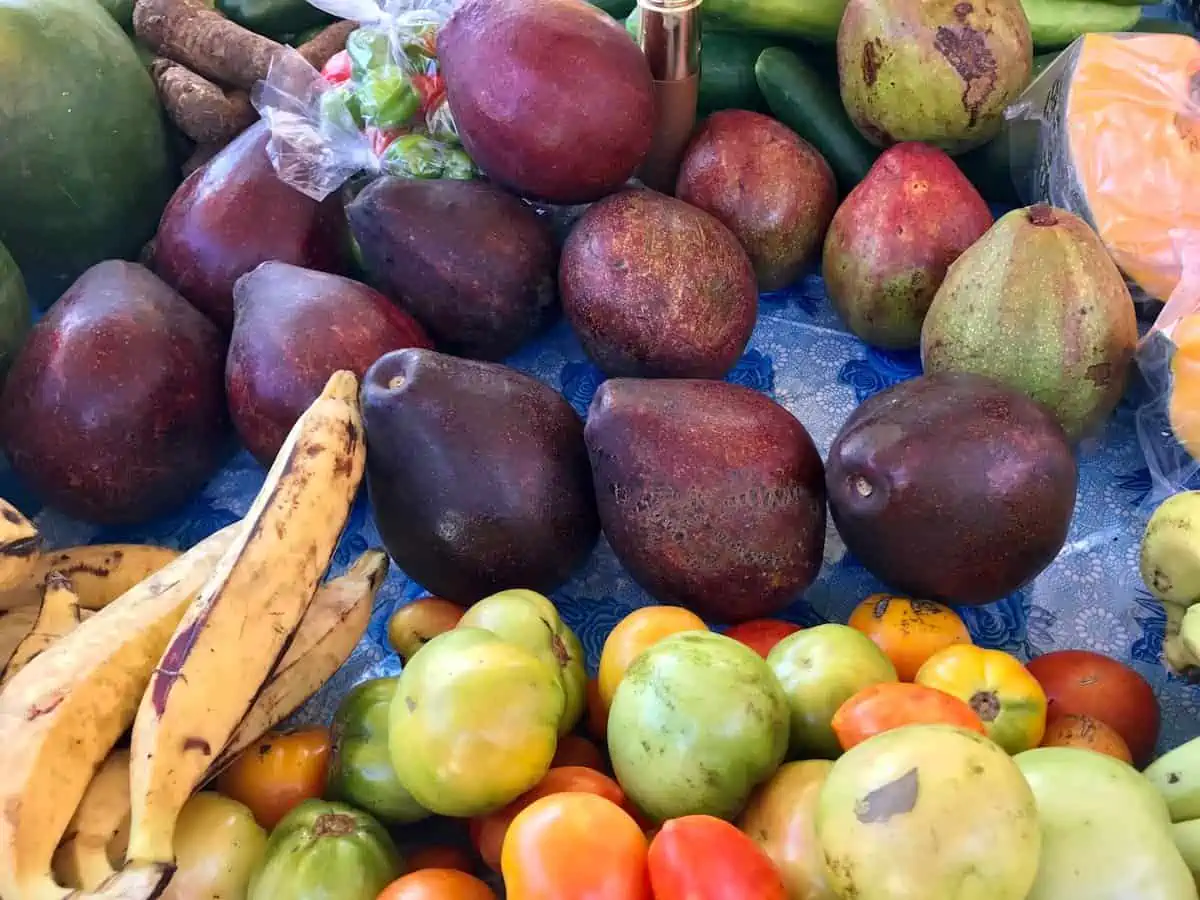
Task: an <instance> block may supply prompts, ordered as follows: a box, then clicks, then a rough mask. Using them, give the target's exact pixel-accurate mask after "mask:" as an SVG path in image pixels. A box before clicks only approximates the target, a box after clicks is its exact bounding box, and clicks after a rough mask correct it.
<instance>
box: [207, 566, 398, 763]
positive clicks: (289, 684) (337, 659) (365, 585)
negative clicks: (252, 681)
mask: <svg viewBox="0 0 1200 900" xmlns="http://www.w3.org/2000/svg"><path fill="white" fill-rule="evenodd" d="M387 571H388V558H387V554H386V553H384V552H383V551H382V550H368V551H367V552H366V553H364V554H363V555H362V556H360V557H359V558H358V559H357V560H355V562H354V564H353V565H351V566H350V568H349V569H347V570H346V573H345V574H344V575H342V576H341V577H340V578H334V579H333V580H332V581H329V582H327V583H326V584H325V585H323V586H322V587H321V589H320V590H318V591H317V595H316V596H315V597H314V598H313V602H312V605H311V606H309V608H308V612H307V613H305V615H304V618H303V619H301V620H300V626H299V627H298V628H297V629H296V635H295V637H294V638H293V640H292V644H291V646H290V647H288V650H287V653H285V654H284V657H283V659H282V660H280V662H279V665H278V666H276V667H275V670H274V671H273V672H272V673H271V677H270V678H268V679H267V683H266V684H264V685H263V689H262V690H261V691H259V694H258V696H257V697H256V698H255V700H254V705H253V706H251V707H250V709H249V711H248V712H247V713H246V715H245V716H244V717H243V718H242V721H241V722H240V723H239V724H238V727H237V729H236V730H235V731H234V732H233V736H232V737H230V739H229V743H228V744H226V745H225V749H224V750H223V751H222V752H221V755H220V756H218V757H217V759H216V760H215V761H214V762H213V764H212V766H211V767H210V768H209V770H208V775H207V778H215V777H216V776H217V775H219V774H220V773H221V770H223V769H224V768H225V767H226V766H228V765H229V764H230V763H231V762H233V760H234V758H235V757H236V756H237V755H238V754H239V753H241V752H242V751H243V750H245V749H246V748H247V747H249V746H250V745H251V744H253V743H254V742H255V741H257V740H258V739H259V738H260V737H262V736H263V735H264V734H266V733H267V732H268V731H270V730H271V729H272V728H274V727H275V726H276V725H278V724H279V723H280V722H282V721H283V720H284V719H286V718H287V717H288V716H290V715H291V714H292V713H294V712H295V711H296V710H297V709H299V708H300V707H301V706H302V705H303V704H304V701H305V700H307V699H308V698H309V697H311V696H312V695H313V694H315V693H316V692H317V690H318V688H320V687H321V685H323V684H324V683H325V682H326V681H328V680H329V679H330V678H332V677H333V674H334V673H335V672H337V670H338V669H340V668H341V667H342V663H344V662H345V661H346V660H347V659H349V658H350V654H351V653H352V652H354V648H355V647H357V646H358V642H359V641H360V640H362V636H363V635H364V634H365V633H366V631H367V625H368V624H370V621H371V610H372V608H373V607H374V601H375V594H376V593H377V592H378V591H379V587H380V585H382V584H383V580H384V578H386V577H387Z"/></svg>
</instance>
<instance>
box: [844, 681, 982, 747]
mask: <svg viewBox="0 0 1200 900" xmlns="http://www.w3.org/2000/svg"><path fill="white" fill-rule="evenodd" d="M832 725H833V733H834V734H836V735H837V739H838V743H839V744H841V745H842V749H843V750H849V749H850V748H851V747H853V746H855V745H856V744H861V743H862V742H863V741H865V740H866V739H867V738H872V737H874V736H875V735H877V734H882V733H883V732H885V731H891V730H892V729H893V728H900V727H902V726H904V725H957V726H958V727H959V728H968V729H970V730H971V731H977V732H979V733H980V734H987V731H986V730H985V729H984V727H983V721H982V720H981V719H980V718H979V715H978V714H977V713H976V712H975V710H973V709H971V707H970V706H968V705H967V704H966V702H965V701H963V700H960V699H959V698H958V697H954V696H952V695H950V694H946V693H943V692H942V691H939V690H935V689H934V688H931V687H925V686H924V685H921V684H908V683H907V682H890V683H886V684H873V685H871V686H870V687H865V688H863V689H862V690H861V691H859V692H858V693H857V694H855V695H854V696H853V697H851V698H850V699H849V700H847V701H846V702H845V703H843V704H842V705H841V706H839V707H838V710H837V712H835V713H834V714H833V722H832Z"/></svg>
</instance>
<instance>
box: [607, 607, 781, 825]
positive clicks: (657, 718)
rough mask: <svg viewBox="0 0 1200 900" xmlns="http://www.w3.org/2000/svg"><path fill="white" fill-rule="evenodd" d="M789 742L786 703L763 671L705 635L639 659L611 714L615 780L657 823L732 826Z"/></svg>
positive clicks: (754, 657) (660, 646)
mask: <svg viewBox="0 0 1200 900" xmlns="http://www.w3.org/2000/svg"><path fill="white" fill-rule="evenodd" d="M787 743H788V707H787V698H786V697H784V694H783V689H782V688H780V686H779V683H778V682H777V681H776V680H775V676H774V675H772V674H771V670H770V668H768V666H767V664H766V662H765V661H764V660H763V658H762V657H761V656H759V655H758V654H757V653H755V652H754V651H753V650H751V649H750V648H749V647H746V646H745V645H743V644H740V643H738V642H737V641H735V640H733V639H732V638H728V637H725V636H724V635H721V634H714V633H711V632H701V631H696V632H685V633H682V634H676V635H672V636H671V637H668V638H666V639H665V640H662V641H660V642H659V643H657V644H655V645H654V646H652V647H651V648H650V649H649V650H647V651H645V652H644V653H642V654H641V655H640V656H638V657H637V658H636V659H635V660H634V661H633V664H632V665H631V666H630V667H629V669H628V671H627V672H626V673H625V677H624V678H623V679H622V681H621V684H620V686H619V687H618V688H617V692H616V694H615V695H614V697H613V702H612V707H611V708H610V710H609V717H608V749H609V754H610V755H611V757H612V763H613V771H614V772H615V773H616V776H617V779H618V781H620V783H621V787H622V788H624V789H625V793H626V794H627V795H628V797H629V799H630V800H632V801H633V802H634V803H635V804H636V805H637V807H638V808H639V809H640V810H642V811H643V812H644V813H646V815H648V816H650V817H651V818H652V819H654V820H655V821H659V822H661V821H665V820H666V819H675V818H679V817H680V816H688V815H710V816H716V817H718V818H722V819H732V818H733V817H734V816H736V815H737V814H738V812H740V811H741V809H742V807H743V806H745V804H746V800H747V799H748V798H749V796H750V792H751V791H752V790H753V789H754V788H755V787H756V786H757V785H759V784H760V783H761V782H763V781H765V780H766V779H768V778H770V777H771V775H772V774H774V772H775V770H776V769H778V768H779V764H780V763H781V762H782V761H783V757H784V754H785V753H786V751H787Z"/></svg>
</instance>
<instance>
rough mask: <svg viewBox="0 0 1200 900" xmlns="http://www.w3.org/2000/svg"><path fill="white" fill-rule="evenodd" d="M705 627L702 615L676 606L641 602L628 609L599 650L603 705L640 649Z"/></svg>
mask: <svg viewBox="0 0 1200 900" xmlns="http://www.w3.org/2000/svg"><path fill="white" fill-rule="evenodd" d="M707 630H708V626H707V625H705V624H704V620H703V619H701V618H700V617H699V616H698V615H696V614H695V613H694V612H691V611H689V610H686V609H683V608H682V607H679V606H645V607H642V608H641V609H638V610H634V611H633V612H631V613H630V614H629V615H627V616H626V617H625V618H624V619H622V620H621V621H620V622H618V623H617V627H616V628H614V629H613V630H612V632H611V633H610V634H609V636H608V640H606V641H605V642H604V650H603V651H602V652H601V654H600V673H599V683H600V700H601V702H602V703H603V704H604V707H605V708H606V709H607V708H608V707H609V706H612V698H613V695H614V694H615V693H616V692H617V685H619V684H620V683H621V679H622V678H624V677H625V670H626V669H628V668H629V664H630V663H631V662H633V661H634V659H636V658H637V657H638V655H639V654H641V652H642V651H643V650H646V649H648V648H650V647H652V646H653V645H655V644H657V643H658V642H659V641H661V640H662V639H663V638H665V637H670V636H671V635H673V634H678V633H679V632H681V631H707Z"/></svg>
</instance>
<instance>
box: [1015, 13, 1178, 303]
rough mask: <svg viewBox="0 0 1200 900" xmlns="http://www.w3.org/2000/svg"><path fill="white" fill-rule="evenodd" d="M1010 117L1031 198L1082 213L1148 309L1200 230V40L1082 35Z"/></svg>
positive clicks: (1025, 196)
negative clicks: (1184, 243)
mask: <svg viewBox="0 0 1200 900" xmlns="http://www.w3.org/2000/svg"><path fill="white" fill-rule="evenodd" d="M1006 118H1007V120H1008V137H1007V139H1008V140H1009V143H1010V154H1009V155H1010V159H1011V160H1012V167H1013V177H1014V182H1015V183H1016V185H1017V188H1018V192H1019V194H1020V196H1021V199H1022V200H1023V201H1024V202H1025V203H1035V202H1049V203H1051V204H1053V205H1054V206H1057V207H1060V208H1062V209H1066V210H1069V211H1070V212H1073V213H1075V214H1077V215H1079V216H1082V217H1083V218H1084V219H1085V220H1086V221H1087V222H1088V223H1089V224H1090V225H1091V226H1092V227H1093V228H1095V229H1096V232H1097V233H1098V234H1099V235H1100V237H1101V239H1102V240H1103V241H1104V243H1105V245H1106V246H1107V247H1108V249H1109V252H1110V253H1111V254H1112V256H1113V258H1114V259H1115V260H1116V262H1117V265H1118V266H1119V267H1120V268H1121V270H1122V271H1123V272H1124V273H1125V275H1126V277H1127V278H1128V279H1129V281H1130V285H1131V288H1133V289H1134V293H1135V297H1136V298H1137V299H1138V301H1139V304H1140V305H1141V306H1143V308H1144V311H1151V310H1154V309H1156V307H1157V304H1158V303H1161V302H1163V301H1166V300H1167V298H1168V297H1170V296H1171V294H1172V292H1173V291H1174V290H1175V289H1176V287H1177V286H1178V284H1179V281H1180V278H1181V272H1182V265H1183V263H1182V259H1181V256H1180V247H1181V246H1182V243H1181V239H1180V236H1181V234H1182V235H1184V236H1186V235H1187V234H1200V42H1198V41H1196V40H1195V39H1194V38H1192V37H1189V36H1187V35H1182V34H1171V33H1150V34H1088V35H1084V36H1083V37H1082V38H1080V39H1078V40H1077V41H1075V43H1073V44H1072V45H1071V46H1070V47H1069V48H1067V49H1066V50H1064V51H1063V52H1062V54H1061V55H1060V56H1059V58H1058V59H1057V60H1056V61H1055V62H1054V63H1053V64H1052V65H1051V66H1050V67H1049V68H1047V69H1046V71H1045V72H1043V73H1042V75H1041V76H1040V77H1039V78H1037V79H1036V80H1035V81H1034V82H1033V83H1032V84H1031V85H1030V86H1029V88H1027V89H1026V91H1025V93H1024V94H1023V95H1022V96H1021V97H1020V98H1019V99H1018V100H1017V101H1016V102H1015V103H1014V104H1013V105H1012V107H1010V109H1009V110H1008V112H1007V113H1006Z"/></svg>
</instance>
